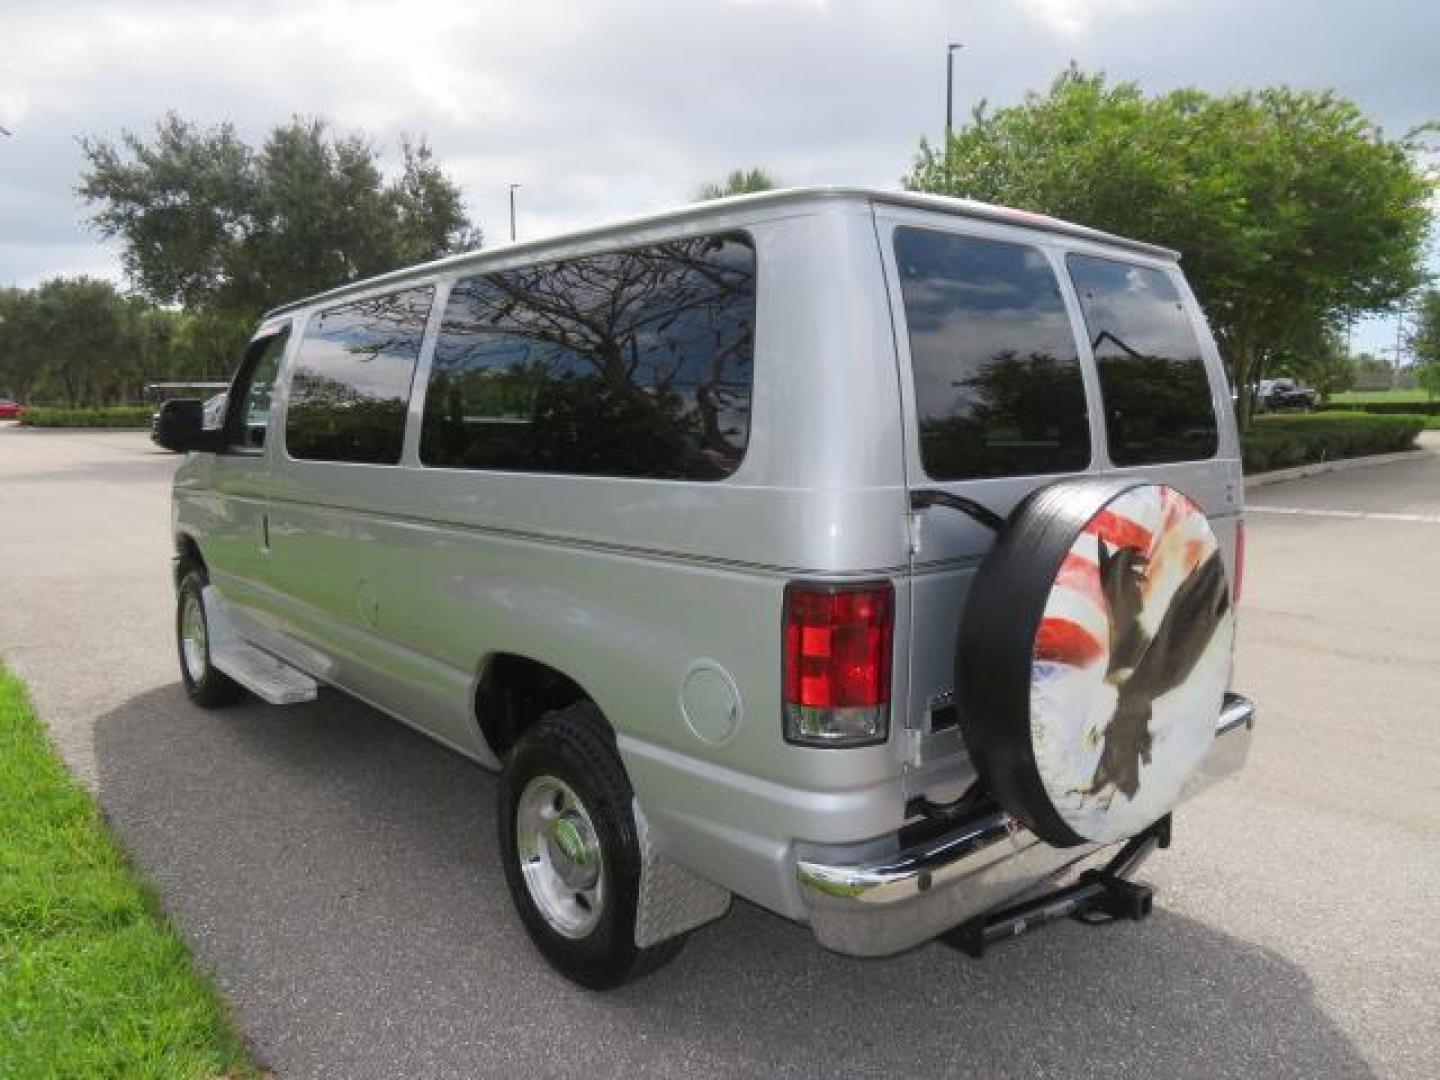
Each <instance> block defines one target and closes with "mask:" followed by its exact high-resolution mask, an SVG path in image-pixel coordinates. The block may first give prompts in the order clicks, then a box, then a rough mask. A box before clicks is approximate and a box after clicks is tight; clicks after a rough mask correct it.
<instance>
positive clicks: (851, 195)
mask: <svg viewBox="0 0 1440 1080" xmlns="http://www.w3.org/2000/svg"><path fill="white" fill-rule="evenodd" d="M830 199H841V200H843V199H859V200H864V201H867V202H872V203H882V204H885V205H888V206H906V207H913V208H915V209H918V210H932V211H937V212H939V213H943V214H955V215H957V216H960V217H968V218H974V219H977V220H980V221H995V222H1000V223H1002V224H1006V225H1020V226H1023V227H1025V228H1029V229H1035V230H1038V231H1041V232H1051V233H1061V234H1063V235H1066V236H1075V237H1079V238H1080V239H1083V240H1093V241H1096V242H1098V243H1102V244H1109V245H1111V246H1112V247H1120V248H1128V249H1130V250H1131V251H1138V252H1141V253H1143V254H1146V255H1151V256H1155V257H1158V258H1164V259H1174V260H1178V259H1179V258H1180V253H1179V252H1177V251H1173V250H1171V249H1170V248H1166V247H1160V246H1159V245H1156V244H1147V243H1145V242H1144V241H1143V240H1131V239H1129V238H1128V237H1124V236H1117V235H1116V234H1114V233H1108V232H1104V231H1102V230H1100V229H1092V228H1089V227H1087V226H1085V225H1076V224H1073V223H1071V222H1068V221H1062V220H1060V219H1059V218H1053V217H1050V216H1048V215H1046V214H1036V213H1032V212H1030V211H1028V210H1014V209H1011V208H1010V207H1007V206H995V205H993V204H991V203H984V202H977V201H976V200H974V199H955V198H951V197H950V196H948V195H927V194H921V193H919V192H912V191H885V190H882V189H880V188H864V187H797V188H780V189H777V190H775V191H762V192H757V193H755V194H751V195H732V196H729V197H727V198H723V199H709V200H706V201H704V202H697V203H692V204H690V205H688V206H681V207H677V208H674V209H671V210H663V211H660V212H659V213H655V214H646V215H644V216H643V217H636V218H629V219H626V220H623V221H618V222H614V223H612V224H609V225H599V226H594V227H592V228H588V229H578V230H575V231H573V232H568V233H559V234H556V235H554V236H547V237H545V238H543V239H539V240H524V241H521V242H519V243H510V244H504V245H501V246H500V247H493V248H483V249H480V250H477V251H466V252H462V253H461V254H459V255H448V256H445V257H444V258H440V259H434V260H432V261H430V262H426V263H419V264H417V265H415V266H407V267H405V268H403V269H400V270H392V271H390V272H389V273H386V274H380V275H378V276H376V277H371V278H366V279H364V280H363V281H354V282H350V283H349V284H346V285H341V286H339V287H338V288H334V289H329V290H327V291H325V292H322V293H316V294H314V295H313V296H307V297H305V298H304V299H302V300H293V301H291V302H290V303H288V304H282V305H280V306H279V307H277V308H273V309H272V310H270V311H268V312H266V314H265V317H266V318H267V319H268V318H270V317H271V316H274V315H279V314H282V313H283V312H287V311H294V310H296V309H297V308H303V307H308V306H309V305H311V304H314V303H317V302H319V301H321V300H329V299H332V298H336V297H342V296H347V295H349V294H351V293H357V292H363V291H365V290H367V289H372V288H375V287H376V286H378V285H386V284H391V283H396V284H399V283H401V282H404V281H406V280H408V279H410V278H416V277H423V276H425V275H428V274H432V273H436V272H438V271H444V270H451V269H455V268H460V267H465V266H468V265H470V264H473V263H480V262H485V261H490V260H494V259H500V258H506V257H509V256H513V255H521V254H528V253H532V252H533V253H537V254H538V253H541V252H544V251H545V250H546V249H548V248H556V247H561V246H563V245H566V244H571V243H574V242H575V241H577V240H603V239H605V238H607V237H611V236H616V237H618V236H622V235H624V234H625V233H628V232H633V231H634V230H636V229H641V228H649V227H653V226H656V225H669V224H672V223H680V222H687V221H696V220H703V219H704V218H706V217H713V216H716V215H718V214H720V213H723V212H725V211H729V210H733V209H735V208H737V207H746V208H748V207H752V206H753V207H771V206H780V205H788V204H799V203H806V202H813V201H818V200H830Z"/></svg>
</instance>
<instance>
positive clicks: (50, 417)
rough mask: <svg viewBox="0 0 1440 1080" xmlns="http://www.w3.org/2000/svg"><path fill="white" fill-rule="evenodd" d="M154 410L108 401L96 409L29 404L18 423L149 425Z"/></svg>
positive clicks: (114, 426)
mask: <svg viewBox="0 0 1440 1080" xmlns="http://www.w3.org/2000/svg"><path fill="white" fill-rule="evenodd" d="M154 411H155V410H154V409H153V408H151V407H150V406H149V405H107V406H105V407H104V408H99V409H67V408H63V407H61V406H55V405H32V406H29V407H27V408H26V409H25V411H24V412H23V413H21V414H20V423H21V424H23V425H25V426H27V427H60V428H148V427H149V426H150V414H151V413H153V412H154Z"/></svg>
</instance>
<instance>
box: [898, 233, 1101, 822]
mask: <svg viewBox="0 0 1440 1080" xmlns="http://www.w3.org/2000/svg"><path fill="white" fill-rule="evenodd" d="M876 224H877V228H878V233H879V239H880V246H881V253H882V258H883V259H884V262H885V269H886V277H887V280H888V281H889V282H890V293H891V303H892V308H893V318H894V325H895V327H896V346H897V351H898V355H899V361H900V383H901V397H902V402H903V405H904V408H905V411H906V413H907V423H906V428H907V436H906V451H905V464H906V477H907V483H908V485H909V487H910V490H911V494H912V498H913V496H914V495H915V493H916V492H919V491H924V490H934V491H940V492H944V493H947V494H952V495H960V496H963V497H965V498H967V499H970V500H972V501H974V502H976V503H979V504H980V505H982V506H984V507H985V508H987V509H989V510H992V511H993V512H995V513H996V514H998V515H1000V516H1002V517H1003V516H1005V515H1008V514H1009V513H1010V511H1011V510H1012V509H1013V508H1014V506H1015V505H1016V504H1017V503H1018V502H1019V501H1020V500H1021V499H1023V498H1024V497H1025V496H1026V495H1027V494H1029V492H1030V491H1032V490H1033V489H1034V488H1036V487H1038V486H1039V485H1041V484H1045V483H1049V482H1051V481H1053V480H1055V479H1058V478H1059V477H1061V476H1065V475H1074V474H1076V473H1083V472H1086V471H1090V470H1097V469H1099V468H1102V467H1103V461H1102V460H1101V458H1100V440H1099V438H1098V436H1097V431H1098V429H1099V427H1100V419H1099V415H1098V407H1097V406H1096V405H1095V404H1093V402H1094V400H1095V397H1096V395H1095V375H1094V371H1093V369H1092V368H1091V367H1090V366H1089V364H1088V363H1087V362H1086V360H1085V349H1084V343H1083V341H1082V340H1081V338H1080V337H1079V335H1078V334H1077V332H1076V327H1077V326H1078V325H1079V323H1078V319H1077V314H1078V312H1077V311H1076V309H1075V306H1074V299H1073V296H1072V295H1071V294H1070V293H1069V292H1068V291H1067V290H1066V289H1065V288H1064V287H1063V280H1062V277H1061V275H1062V273H1063V263H1062V258H1063V252H1061V251H1060V250H1059V248H1058V247H1057V246H1056V245H1055V244H1054V243H1053V241H1052V239H1051V238H1050V237H1048V236H1046V235H1045V234H1041V233H1037V232H1034V231H1032V230H1027V229H1022V228H1017V227H1015V226H1009V225H1004V224H998V223H990V222H981V221H974V220H970V219H967V218H961V217H958V216H948V215H938V214H933V213H925V212H922V211H912V210H907V209H904V208H898V207H883V206H882V207H877V208H876ZM993 535H994V534H993V533H992V531H991V530H990V529H989V528H987V527H985V526H984V525H983V524H981V523H979V522H977V521H975V520H973V519H972V518H970V517H966V516H965V515H963V514H959V513H955V512H952V511H950V510H947V509H943V508H935V509H930V510H926V511H923V512H919V513H916V514H915V515H914V516H913V518H912V558H911V566H912V571H913V574H912V578H911V612H912V616H911V617H912V624H911V632H910V635H909V640H910V648H909V650H908V651H909V660H910V680H909V685H910V700H909V701H908V703H907V708H906V719H907V722H908V725H909V737H910V746H909V757H910V761H911V764H912V769H911V771H910V772H909V773H908V774H907V783H908V785H909V791H910V793H911V794H920V793H924V794H927V795H929V796H930V797H932V798H951V797H955V796H957V795H959V794H960V793H961V792H962V791H963V789H964V788H965V787H966V786H968V784H969V782H970V781H971V780H972V779H973V776H974V774H973V770H972V769H971V767H970V765H969V762H968V758H967V756H966V755H965V754H964V752H963V750H964V747H963V744H962V742H961V739H960V731H959V728H958V726H957V715H956V712H955V708H954V703H953V691H954V682H955V679H954V662H955V639H956V631H957V629H958V624H959V613H960V610H961V607H962V605H963V603H964V597H965V592H966V590H967V588H968V586H969V582H970V579H971V577H972V576H973V574H974V572H975V569H976V567H977V566H978V565H979V563H980V560H981V559H982V558H983V557H984V555H985V553H986V551H988V550H989V547H990V544H991V542H992V539H993Z"/></svg>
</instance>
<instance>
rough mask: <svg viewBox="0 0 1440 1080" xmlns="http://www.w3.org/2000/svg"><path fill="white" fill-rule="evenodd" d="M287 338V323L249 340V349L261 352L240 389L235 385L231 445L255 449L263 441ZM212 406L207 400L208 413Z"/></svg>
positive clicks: (288, 337) (262, 444) (261, 444)
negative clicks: (275, 331)
mask: <svg viewBox="0 0 1440 1080" xmlns="http://www.w3.org/2000/svg"><path fill="white" fill-rule="evenodd" d="M289 340H290V328H289V327H288V326H287V327H286V328H285V329H283V330H281V331H280V332H279V333H278V334H272V335H271V336H270V337H267V338H264V339H262V340H260V341H256V342H254V343H253V344H251V346H250V349H251V350H252V351H253V350H257V349H258V350H259V353H260V355H259V356H258V357H256V358H255V360H254V362H253V364H252V365H250V381H249V383H247V384H246V385H245V386H244V388H243V389H241V388H239V387H236V388H235V389H237V390H240V405H239V408H238V410H237V411H236V413H234V414H233V415H234V416H235V421H234V422H235V428H234V430H233V431H232V432H231V434H230V440H229V441H230V445H232V446H239V447H248V448H250V449H254V450H258V449H260V448H261V447H263V446H264V445H265V428H266V426H267V425H268V424H269V422H270V398H271V395H272V394H273V393H274V390H275V377H276V376H277V375H278V374H279V372H280V361H281V359H282V358H283V357H284V356H285V343H286V342H287V341H289ZM233 392H234V391H232V393H233ZM211 401H214V399H213V398H212V399H211ZM227 404H228V402H227ZM211 407H212V406H211V403H210V402H206V405H205V411H206V414H207V416H208V414H209V412H210V410H211Z"/></svg>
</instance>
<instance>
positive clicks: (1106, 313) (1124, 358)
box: [1065, 254, 1218, 465]
mask: <svg viewBox="0 0 1440 1080" xmlns="http://www.w3.org/2000/svg"><path fill="white" fill-rule="evenodd" d="M1065 261H1066V265H1067V266H1068V268H1069V270H1070V280H1071V281H1073V282H1074V283H1075V291H1076V292H1077V293H1078V294H1079V296H1080V307H1081V309H1082V310H1083V311H1084V312H1085V326H1086V329H1087V330H1088V332H1089V334H1090V347H1091V348H1092V349H1093V350H1094V351H1095V363H1096V366H1097V367H1098V368H1099V370H1100V392H1101V396H1102V397H1103V398H1104V400H1105V426H1106V429H1107V431H1108V433H1109V434H1108V439H1109V444H1110V458H1111V460H1112V461H1114V462H1115V464H1117V465H1153V464H1157V463H1160V462H1167V461H1194V460H1196V459H1199V458H1208V457H1213V456H1214V455H1215V452H1216V449H1217V448H1218V435H1217V433H1216V427H1215V406H1214V401H1213V398H1212V396H1211V393H1210V380H1209V377H1208V376H1207V375H1206V372H1205V361H1204V359H1203V358H1202V357H1201V355H1200V342H1199V339H1198V338H1196V336H1195V328H1194V326H1193V325H1192V324H1191V322H1190V318H1189V316H1188V314H1187V313H1186V311H1185V302H1184V300H1183V299H1182V298H1181V296H1180V291H1179V290H1178V289H1177V288H1176V287H1175V282H1174V281H1172V280H1171V278H1170V276H1169V275H1168V274H1166V273H1164V272H1163V271H1161V270H1156V269H1154V268H1153V267H1148V266H1136V265H1134V264H1132V263H1126V262H1118V261H1116V260H1114V259H1101V258H1096V257H1095V256H1092V255H1074V254H1072V255H1069V256H1067V257H1066V260H1065Z"/></svg>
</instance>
